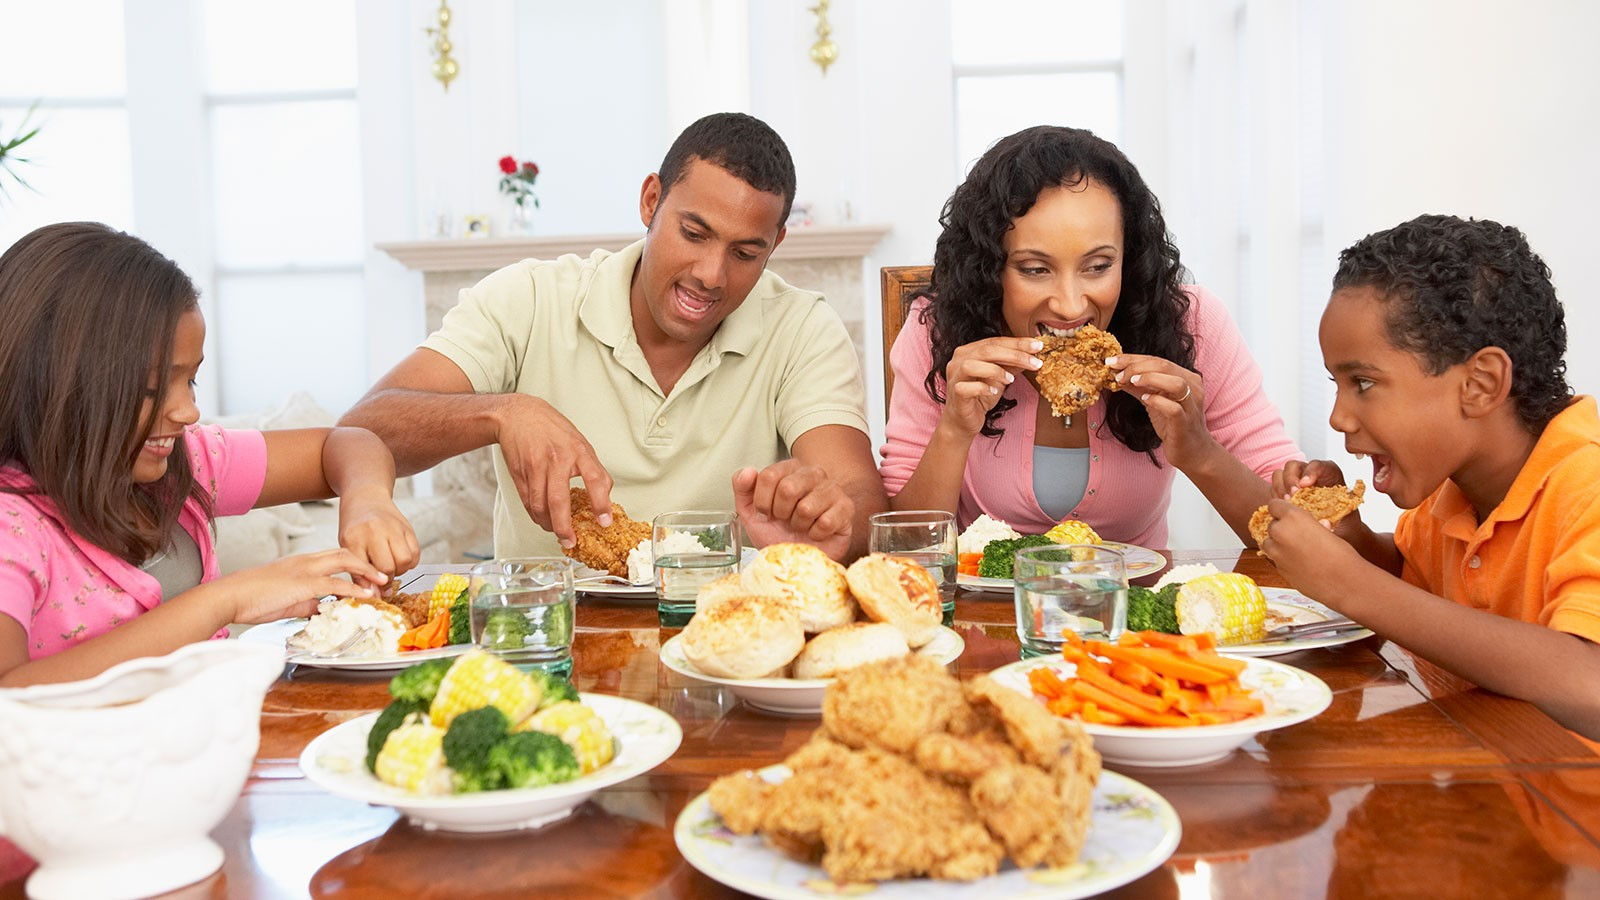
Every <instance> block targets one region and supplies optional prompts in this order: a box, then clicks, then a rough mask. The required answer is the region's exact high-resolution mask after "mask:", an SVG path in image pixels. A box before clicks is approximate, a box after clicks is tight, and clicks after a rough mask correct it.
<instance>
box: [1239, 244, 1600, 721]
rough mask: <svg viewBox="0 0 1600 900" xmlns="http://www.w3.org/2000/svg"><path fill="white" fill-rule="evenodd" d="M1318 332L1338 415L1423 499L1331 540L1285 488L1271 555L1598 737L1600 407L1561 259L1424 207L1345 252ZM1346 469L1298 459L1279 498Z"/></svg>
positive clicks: (1369, 618)
mask: <svg viewBox="0 0 1600 900" xmlns="http://www.w3.org/2000/svg"><path fill="white" fill-rule="evenodd" d="M1319 338H1320V341H1321V344H1322V357H1323V363H1324V365H1325V366H1326V367H1327V369H1328V371H1329V372H1330V373H1331V374H1332V375H1333V380H1334V382H1335V384H1336V385H1337V394H1336V397H1335V400H1334V407H1333V414H1332V415H1331V416H1330V417H1329V419H1328V424H1330V425H1331V426H1333V428H1334V429H1335V430H1337V431H1339V432H1341V433H1342V434H1344V436H1345V449H1346V450H1348V451H1349V452H1352V453H1355V454H1357V455H1365V456H1370V457H1372V461H1373V476H1372V482H1373V487H1374V488H1375V489H1377V490H1379V491H1382V492H1384V493H1386V494H1388V495H1389V496H1390V497H1391V498H1392V499H1393V500H1394V502H1395V503H1396V505H1398V506H1400V507H1401V508H1403V509H1405V510H1406V512H1404V513H1402V514H1401V516H1400V521H1399V524H1398V526H1397V527H1396V529H1395V533H1394V534H1393V535H1388V534H1375V533H1374V532H1373V531H1372V530H1371V529H1370V528H1368V527H1367V526H1366V525H1364V524H1362V523H1361V522H1360V521H1359V518H1358V517H1357V516H1354V515H1352V516H1349V517H1347V518H1346V519H1345V520H1344V521H1343V522H1341V523H1340V524H1339V526H1338V528H1337V529H1335V531H1334V533H1333V534H1330V533H1329V532H1328V530H1327V529H1326V528H1325V527H1322V525H1321V523H1319V522H1318V521H1317V520H1316V519H1314V518H1312V516H1311V515H1310V514H1309V513H1307V512H1305V511H1304V510H1301V509H1299V508H1298V507H1295V506H1293V505H1291V504H1290V503H1289V502H1288V501H1287V500H1285V499H1276V500H1273V501H1272V502H1271V503H1270V504H1269V509H1270V511H1271V513H1272V515H1273V516H1274V517H1275V518H1274V521H1273V523H1272V526H1271V528H1270V530H1269V532H1268V539H1267V540H1266V541H1265V542H1264V543H1263V544H1262V550H1263V552H1264V553H1266V555H1267V556H1269V557H1271V559H1272V561H1273V562H1274V563H1276V564H1277V566H1278V568H1279V570H1280V571H1282V572H1283V574H1284V576H1285V577H1286V578H1288V579H1289V581H1290V583H1291V584H1293V585H1294V586H1295V587H1296V588H1298V589H1299V590H1301V591H1302V592H1304V593H1305V594H1307V595H1308V596H1310V597H1313V598H1315V599H1316V600H1319V601H1321V602H1323V603H1325V604H1327V605H1328V606H1330V607H1333V608H1334V609H1337V610H1339V611H1340V612H1342V613H1345V614H1346V615H1348V616H1350V617H1351V618H1353V619H1356V620H1358V621H1360V622H1361V623H1362V624H1364V625H1366V626H1367V627H1369V628H1371V629H1372V630H1373V631H1375V632H1377V633H1378V634H1380V635H1382V636H1383V637H1385V638H1388V639H1390V640H1393V641H1395V642H1396V643H1399V644H1401V645H1402V646H1404V647H1406V648H1408V649H1409V650H1411V651H1412V652H1414V653H1416V654H1417V655H1419V656H1421V657H1423V658H1424V659H1427V660H1428V661H1430V662H1432V663H1434V664H1435V665H1438V666H1440V667H1442V668H1444V669H1447V670H1449V671H1451V672H1454V673H1455V674H1457V675H1459V676H1461V677H1463V678H1466V679H1469V680H1471V681H1473V682H1475V683H1476V684H1479V685H1481V686H1483V687H1485V688H1487V689H1489V690H1493V691H1497V692H1499V693H1501V694H1505V695H1507V696H1510V697H1516V698H1518V699H1522V700H1526V701H1529V702H1531V703H1534V704H1535V705H1537V706H1538V707H1539V708H1540V709H1542V710H1543V711H1544V712H1545V713H1546V714H1548V715H1549V716H1551V717H1552V718H1553V719H1555V720H1556V721H1558V722H1560V723H1561V724H1562V725H1564V726H1566V727H1567V728H1570V729H1572V730H1573V731H1576V732H1578V733H1579V734H1581V735H1583V736H1584V737H1587V738H1589V739H1591V740H1600V645H1597V642H1600V417H1597V413H1596V406H1595V400H1594V398H1593V397H1576V398H1574V397H1573V396H1572V389H1571V388H1570V387H1569V386H1568V385H1567V381H1566V363H1565V361H1564V359H1563V356H1564V353H1565V351H1566V345H1567V331H1566V324H1565V320H1564V316H1563V313H1562V309H1561V304H1560V302H1559V301H1557V300H1556V295H1555V288H1554V286H1552V285H1551V283H1550V270H1549V269H1548V268H1547V267H1546V266H1545V264H1544V262H1543V261H1541V260H1540V259H1539V257H1538V256H1537V255H1536V254H1534V252H1533V250H1532V249H1530V248H1529V247H1528V243H1527V240H1526V238H1525V237H1524V236H1523V235H1522V232H1520V231H1518V230H1517V229H1515V228H1511V227H1508V226H1504V225H1499V224H1497V223H1494V222H1488V221H1483V220H1477V221H1468V220H1462V219H1458V218H1455V217H1453V216H1421V217H1419V218H1417V219H1413V220H1412V221H1410V222H1406V223H1404V224H1402V225H1398V226H1396V227H1394V228H1391V229H1389V230H1387V231H1382V232H1378V233H1377V234H1372V235H1368V236H1367V237H1365V238H1363V239H1362V240H1360V241H1358V242H1356V244H1355V245H1354V246H1352V247H1350V248H1349V249H1347V250H1345V251H1344V252H1343V253H1341V254H1340V255H1339V270H1338V272H1337V273H1336V274H1335V275H1334V279H1333V296H1332V297H1331V298H1330V299H1329V301H1328V307H1327V309H1326V310H1325V311H1324V312H1323V314H1322V325H1321V328H1320V330H1319ZM1343 481H1344V477H1343V475H1342V473H1341V472H1340V471H1339V469H1338V467H1337V466H1335V465H1334V464H1333V463H1331V462H1327V461H1323V460H1316V461H1313V462H1309V463H1299V462H1294V463H1289V464H1288V465H1287V466H1285V467H1284V468H1283V469H1282V470H1281V471H1280V472H1278V473H1277V474H1275V475H1274V476H1273V493H1274V494H1275V495H1276V496H1279V497H1287V496H1288V494H1289V493H1290V492H1291V491H1292V490H1295V489H1298V488H1300V487H1307V486H1310V485H1313V484H1341V483H1343ZM1335 535H1337V537H1336V536H1335ZM1338 538H1343V539H1344V540H1343V541H1341V540H1339V539H1338ZM1397 576H1398V577H1397Z"/></svg>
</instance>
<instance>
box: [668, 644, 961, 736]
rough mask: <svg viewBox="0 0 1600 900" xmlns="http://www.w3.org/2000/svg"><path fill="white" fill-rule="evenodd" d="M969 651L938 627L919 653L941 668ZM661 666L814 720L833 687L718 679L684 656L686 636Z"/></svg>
mask: <svg viewBox="0 0 1600 900" xmlns="http://www.w3.org/2000/svg"><path fill="white" fill-rule="evenodd" d="M966 648H967V642H966V641H964V640H962V639H961V635H959V634H957V633H956V632H955V631H954V630H953V629H950V628H946V627H945V626H943V625H940V626H939V633H938V635H937V636H936V637H934V639H933V640H931V641H929V642H928V643H926V644H924V645H922V646H921V647H918V648H917V649H916V651H915V652H916V653H919V654H921V655H923V656H928V657H932V658H933V659H936V660H938V661H939V662H940V663H942V664H948V663H950V662H953V661H954V660H955V659H956V658H957V657H959V656H960V655H961V653H962V651H963V650H965V649H966ZM661 662H662V663H663V664H665V665H666V667H667V668H669V669H671V670H672V671H674V672H677V673H678V674H679V675H683V676H685V677H688V678H693V679H695V680H696V681H704V682H708V683H710V684H720V685H725V686H727V687H729V688H732V689H733V694H734V696H736V697H738V698H739V699H740V700H743V701H744V702H746V703H748V704H750V705H751V706H754V707H756V708H757V709H764V710H766V711H768V712H775V713H783V714H785V715H791V716H815V715H819V714H821V712H822V695H823V694H825V693H826V692H827V690H828V685H830V684H833V679H832V678H718V677H716V676H715V675H707V674H705V673H704V672H701V671H700V670H699V669H696V668H695V667H694V664H693V663H691V662H689V659H688V657H686V656H684V655H683V635H681V634H677V635H673V636H672V638H671V639H669V640H668V641H667V642H666V643H665V644H662V645H661Z"/></svg>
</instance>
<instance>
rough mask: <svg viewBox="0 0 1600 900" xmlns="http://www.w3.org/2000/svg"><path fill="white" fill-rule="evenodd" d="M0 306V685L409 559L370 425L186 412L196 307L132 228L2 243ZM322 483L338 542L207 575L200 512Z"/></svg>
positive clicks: (286, 495) (207, 515)
mask: <svg viewBox="0 0 1600 900" xmlns="http://www.w3.org/2000/svg"><path fill="white" fill-rule="evenodd" d="M0 321H4V322H5V323H6V327H5V329H4V330H0V384H3V385H5V388H4V390H3V392H0V685H5V686H12V685H21V684H34V683H39V682H49V681H67V680H72V679H78V678H87V677H90V676H93V675H95V674H97V673H99V672H101V671H103V670H104V669H105V668H107V667H108V666H110V665H112V664H114V663H117V662H121V661H123V660H126V659H132V658H135V657H140V656H151V655H158V654H162V653H166V652H169V651H171V650H173V649H176V648H177V647H179V646H180V645H182V644H186V643H190V642H193V641H199V640H205V639H206V638H209V637H214V636H222V635H225V633H226V632H225V631H224V630H223V629H224V628H225V626H227V625H228V624H229V623H232V622H241V623H255V622H268V621H272V620H275V619H279V618H283V617H286V616H300V615H308V614H310V613H311V612H313V611H315V609H316V603H317V599H318V598H319V597H322V596H325V595H328V594H336V595H339V596H370V595H371V594H372V592H373V586H374V585H382V584H384V583H386V582H387V581H388V574H390V573H394V572H398V571H403V570H405V569H407V568H409V567H410V566H412V565H413V564H414V563H415V562H416V559H417V554H418V548H417V542H416V536H415V535H414V534H413V533H412V531H411V526H410V525H409V524H408V523H407V522H406V520H405V517H404V516H402V515H401V514H400V511H399V510H398V509H397V508H395V505H394V500H393V496H392V494H393V489H394V460H393V458H392V457H391V456H390V455H389V451H388V450H387V449H386V448H385V447H384V446H383V444H382V442H380V441H379V440H378V439H377V438H376V437H374V436H373V435H372V434H371V433H370V432H367V431H364V430H362V429H359V428H334V429H327V428H321V429H304V430H298V431H281V432H265V433H263V432H253V431H227V430H224V429H221V428H215V427H199V426H197V425H196V424H195V422H196V420H197V419H198V418H199V411H198V410H197V409H196V408H195V402H194V378H195V375H196V372H197V370H198V369H199V367H200V360H201V353H202V347H203V344H204V342H205V320H204V319H203V318H201V315H200V310H199V306H198V297H197V293H196V290H195V287H194V284H193V283H192V282H191V281H190V280H189V278H188V276H186V275H185V274H184V273H183V272H182V270H180V269H179V268H178V266H177V265H176V264H175V263H173V262H172V261H171V260H169V259H167V258H166V257H164V256H162V255H161V254H159V253H157V252H156V251H155V250H154V249H153V248H151V247H150V245H148V244H146V243H145V242H144V241H141V240H139V239H138V238H135V237H132V236H130V235H127V234H123V233H122V232H118V231H113V230H112V229H110V228H107V227H105V226H104V225H98V224H93V223H87V222H74V223H63V224H58V225H49V226H46V227H44V228H40V229H37V230H35V231H33V232H32V233H30V234H28V235H26V236H25V237H23V238H22V239H21V240H19V241H18V242H17V243H16V244H14V245H12V247H11V248H10V249H9V250H7V251H6V252H5V254H4V255H3V256H0ZM334 494H337V495H339V497H340V498H341V503H340V509H339V542H340V544H342V545H343V547H344V549H341V550H333V551H328V552H324V553H315V554H308V555H305V556H295V557H289V558H286V559H282V560H279V561H277V562H274V563H270V564H268V565H265V566H261V567H259V568H255V569H248V570H245V571H242V572H236V573H234V574H232V575H229V576H227V577H225V578H218V577H217V562H216V558H215V548H214V542H213V535H212V531H211V519H212V517H213V516H216V515H229V514H237V513H242V512H244V511H246V510H248V509H250V508H251V507H252V506H270V505H274V504H279V503H288V502H293V501H299V500H309V499H314V498H319V497H328V496H332V495H334ZM340 574H348V575H350V576H352V577H353V578H354V579H355V580H354V582H352V581H350V580H346V579H343V578H339V577H337V576H338V575H340Z"/></svg>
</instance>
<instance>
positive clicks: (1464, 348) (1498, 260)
mask: <svg viewBox="0 0 1600 900" xmlns="http://www.w3.org/2000/svg"><path fill="white" fill-rule="evenodd" d="M1351 287H1368V288H1372V289H1373V290H1375V291H1377V292H1378V294H1379V295H1381V296H1382V297H1383V299H1384V301H1385V302H1386V303H1387V306H1388V310H1387V314H1386V316H1385V320H1386V321H1385V324H1386V328H1387V331H1388V337H1389V342H1390V343H1392V344H1394V345H1395V346H1396V347H1399V348H1400V349H1402V350H1405V351H1407V352H1409V353H1414V354H1416V355H1417V356H1418V357H1420V358H1421V359H1422V360H1423V362H1424V365H1425V367H1426V369H1427V371H1428V372H1429V374H1432V375H1438V374H1440V373H1442V372H1444V370H1446V369H1448V368H1449V367H1451V366H1453V365H1456V364H1457V363H1461V362H1464V361H1466V360H1467V359H1468V358H1469V357H1470V356H1472V354H1474V353H1476V352H1478V351H1479V350H1482V349H1483V348H1484V347H1499V348H1500V349H1502V350H1504V351H1505V352H1506V355H1507V356H1509V357H1511V398H1512V400H1513V401H1514V402H1515V403H1516V407H1517V415H1518V417H1519V418H1520V419H1521V420H1522V423H1523V424H1524V425H1525V426H1526V427H1527V428H1528V430H1529V431H1531V432H1532V433H1534V434H1539V433H1541V432H1542V431H1544V427H1545V425H1547V424H1549V422H1550V420H1551V419H1553V418H1555V416H1556V414H1557V413H1559V412H1561V410H1563V409H1565V408H1566V406H1567V405H1568V403H1570V402H1571V400H1572V388H1571V387H1570V386H1569V385H1568V384H1567V363H1566V358H1565V357H1566V352H1567V323H1566V317H1565V314H1564V313H1563V311H1562V309H1561V301H1559V300H1557V299H1556V289H1555V285H1553V284H1551V283H1550V268H1549V267H1548V266H1546V265H1545V264H1544V260H1542V259H1540V258H1539V255H1538V254H1536V253H1534V252H1533V248H1531V247H1529V246H1528V239H1527V237H1526V236H1525V235H1523V233H1522V232H1521V231H1519V230H1517V229H1516V228H1513V227H1511V226H1510V225H1501V224H1500V223H1498V222H1491V221H1489V220H1487V219H1460V218H1457V217H1455V216H1441V215H1426V216H1418V217H1417V218H1415V219H1412V220H1411V221H1409V222H1404V223H1402V224H1400V225H1396V226H1395V227H1393V228H1390V229H1388V230H1386V231H1380V232H1377V233H1375V234H1369V235H1367V236H1366V237H1364V238H1362V239H1361V240H1359V241H1357V242H1356V243H1355V244H1353V245H1351V246H1350V247H1349V248H1348V249H1346V250H1345V251H1344V252H1343V253H1340V254H1339V270H1338V271H1337V272H1335V273H1334V276H1333V289H1334V290H1335V291H1338V290H1342V289H1344V288H1351Z"/></svg>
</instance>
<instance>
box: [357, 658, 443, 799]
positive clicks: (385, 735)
mask: <svg viewBox="0 0 1600 900" xmlns="http://www.w3.org/2000/svg"><path fill="white" fill-rule="evenodd" d="M419 668H420V667H419ZM401 674H405V673H401ZM396 677H398V676H396ZM427 712H428V701H427V700H415V699H413V700H395V701H394V702H392V703H390V704H389V705H388V706H385V707H384V708H383V712H381V713H378V720H377V721H376V722H373V723H372V730H371V731H369V732H367V771H369V772H372V773H373V774H377V771H378V753H379V752H381V751H382V750H383V742H384V741H387V740H388V739H389V732H391V731H394V730H395V729H396V728H399V727H400V726H401V725H404V724H405V721H406V717H407V716H409V715H411V714H412V713H422V714H423V715H426V714H427Z"/></svg>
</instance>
